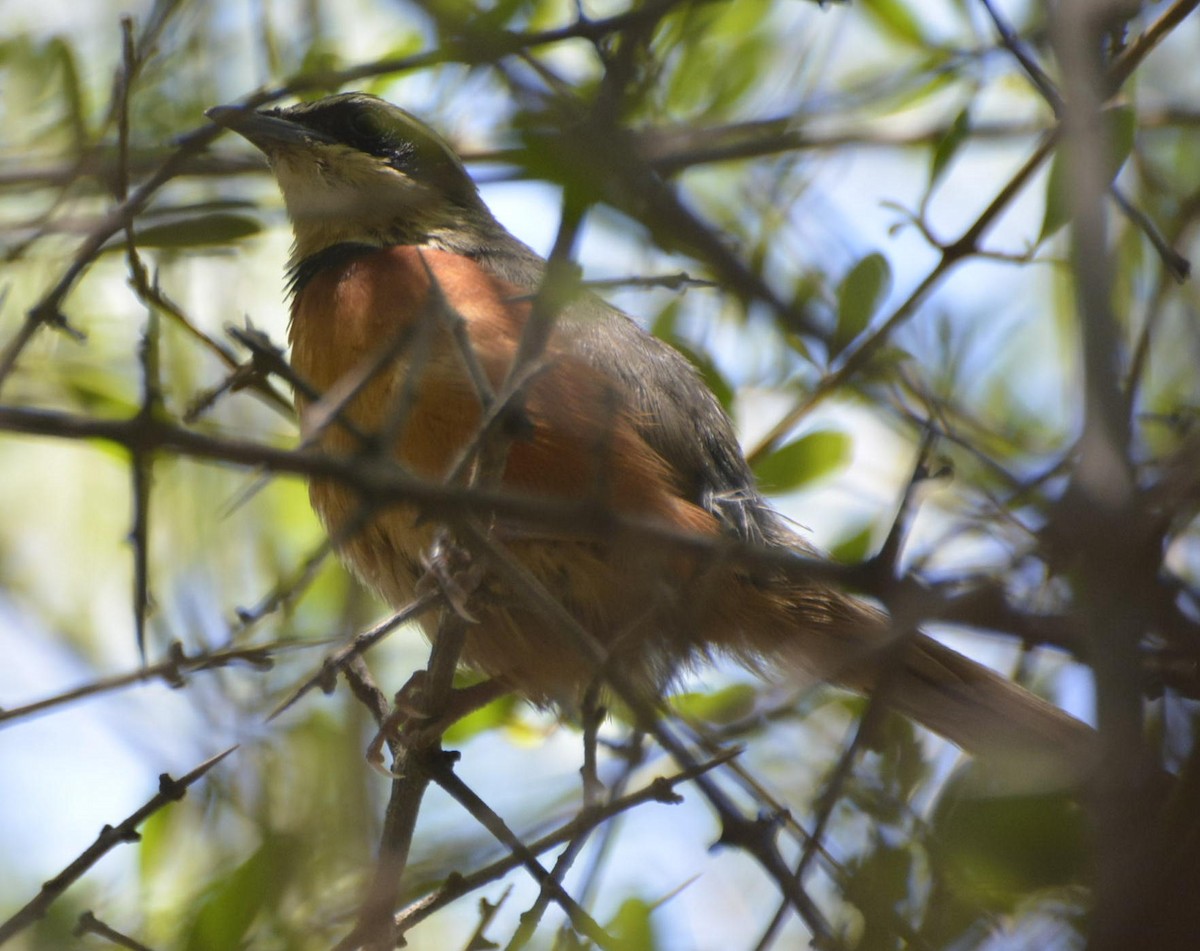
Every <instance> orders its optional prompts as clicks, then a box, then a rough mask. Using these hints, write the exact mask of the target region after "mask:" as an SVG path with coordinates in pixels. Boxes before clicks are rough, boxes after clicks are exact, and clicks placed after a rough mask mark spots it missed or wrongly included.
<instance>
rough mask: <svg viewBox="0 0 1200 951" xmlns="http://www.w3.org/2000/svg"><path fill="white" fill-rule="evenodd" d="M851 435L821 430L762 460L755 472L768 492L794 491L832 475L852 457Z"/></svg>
mask: <svg viewBox="0 0 1200 951" xmlns="http://www.w3.org/2000/svg"><path fill="white" fill-rule="evenodd" d="M850 449H851V442H850V437H849V436H848V435H847V434H846V433H843V432H840V431H839V430H834V429H819V430H817V431H816V432H811V433H806V434H805V435H803V436H801V437H800V438H799V439H797V440H796V441H795V442H790V443H787V444H786V445H784V446H780V447H779V448H778V449H776V450H775V451H774V452H773V453H771V454H770V455H768V456H765V457H764V458H762V459H761V460H759V462H758V464H757V465H756V466H755V467H754V474H755V476H757V477H758V481H759V484H760V485H762V487H763V489H764V491H767V492H791V491H794V490H796V489H799V488H802V487H804V486H807V485H811V484H812V483H813V482H816V481H817V480H818V479H822V478H825V477H826V476H828V475H831V474H832V473H833V472H835V471H836V470H838V469H840V468H841V467H842V466H844V465H845V464H846V463H847V461H849V459H850Z"/></svg>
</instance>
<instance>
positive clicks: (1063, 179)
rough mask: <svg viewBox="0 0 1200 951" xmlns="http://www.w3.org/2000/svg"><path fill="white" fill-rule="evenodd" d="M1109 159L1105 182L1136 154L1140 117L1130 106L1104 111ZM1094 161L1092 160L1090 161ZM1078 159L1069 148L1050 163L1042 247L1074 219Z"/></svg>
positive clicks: (1058, 152) (1043, 219)
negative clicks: (1073, 191) (1073, 189)
mask: <svg viewBox="0 0 1200 951" xmlns="http://www.w3.org/2000/svg"><path fill="white" fill-rule="evenodd" d="M1104 123H1105V133H1106V136H1105V138H1106V140H1107V142H1108V159H1107V163H1106V165H1105V170H1104V172H1105V180H1106V181H1112V180H1113V179H1114V178H1116V177H1117V172H1119V171H1120V170H1121V166H1122V165H1124V164H1125V160H1126V159H1127V158H1129V153H1130V152H1132V151H1133V143H1134V139H1135V138H1136V133H1137V116H1135V115H1134V112H1133V110H1132V109H1131V108H1130V107H1129V106H1115V107H1114V108H1112V109H1106V110H1105V111H1104ZM1089 160H1090V159H1089ZM1073 172H1074V158H1073V156H1071V155H1070V154H1069V150H1068V149H1067V148H1065V147H1064V148H1060V149H1059V150H1058V151H1057V152H1055V153H1054V160H1053V161H1052V162H1051V163H1050V175H1049V177H1048V178H1047V179H1046V210H1045V212H1044V213H1043V216H1042V230H1041V232H1040V233H1039V234H1038V244H1041V243H1042V242H1043V241H1045V240H1046V239H1047V238H1049V237H1050V236H1051V235H1053V234H1054V233H1055V232H1056V231H1058V229H1059V228H1061V227H1062V226H1063V225H1065V224H1066V223H1067V222H1068V221H1069V220H1070V218H1071V190H1070V188H1071V176H1072V174H1073Z"/></svg>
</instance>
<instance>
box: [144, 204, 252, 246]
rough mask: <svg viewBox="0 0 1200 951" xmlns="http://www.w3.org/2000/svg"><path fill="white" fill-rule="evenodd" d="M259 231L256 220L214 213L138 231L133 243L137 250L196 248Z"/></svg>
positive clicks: (244, 236) (246, 236)
mask: <svg viewBox="0 0 1200 951" xmlns="http://www.w3.org/2000/svg"><path fill="white" fill-rule="evenodd" d="M261 230H262V225H261V224H260V223H259V221H258V219H256V218H251V217H250V216H248V215H233V214H228V213H223V212H218V213H216V214H211V215H201V216H200V217H198V218H186V219H184V220H182V221H172V222H169V223H166V224H161V225H151V226H150V227H149V228H142V229H140V230H139V231H138V232H137V243H138V247H141V248H198V247H203V246H205V245H213V244H232V243H233V242H234V241H238V240H240V239H241V238H248V237H249V236H250V235H254V234H258V233H259V232H260V231H261Z"/></svg>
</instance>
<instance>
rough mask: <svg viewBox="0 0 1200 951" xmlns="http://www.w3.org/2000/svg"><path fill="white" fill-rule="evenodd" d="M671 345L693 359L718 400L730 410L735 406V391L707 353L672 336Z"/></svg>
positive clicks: (692, 361) (726, 409)
mask: <svg viewBox="0 0 1200 951" xmlns="http://www.w3.org/2000/svg"><path fill="white" fill-rule="evenodd" d="M668 342H669V343H670V344H671V346H673V347H674V348H675V349H676V350H678V351H679V352H680V353H682V354H683V355H684V356H685V357H687V358H688V360H689V361H691V363H692V365H693V366H694V367H695V368H696V369H697V370H699V371H700V376H701V377H702V378H703V380H704V382H705V383H706V384H707V385H708V388H709V389H710V390H712V391H713V395H714V396H716V398H717V402H719V403H720V404H721V406H722V407H723V408H724V409H725V411H726V412H729V411H730V409H731V408H732V406H733V397H734V391H733V387H732V386H731V385H730V383H729V381H728V380H727V379H725V375H724V374H723V373H722V372H721V371H720V369H718V367H717V364H716V363H715V362H714V361H713V358H712V357H710V356H709V355H708V354H707V353H701V352H700V351H698V350H694V349H693V348H692V347H690V346H688V345H687V344H686V343H684V342H683V341H682V340H679V339H677V338H672V339H671V340H669V341H668Z"/></svg>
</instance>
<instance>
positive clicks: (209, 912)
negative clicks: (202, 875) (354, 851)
mask: <svg viewBox="0 0 1200 951" xmlns="http://www.w3.org/2000/svg"><path fill="white" fill-rule="evenodd" d="M294 852H295V849H294V848H293V843H292V842H291V841H290V840H288V839H285V838H282V837H278V836H275V837H271V838H269V839H268V840H267V841H265V842H264V843H263V844H262V845H261V846H259V848H258V850H257V851H256V852H255V853H254V854H253V855H251V856H250V857H249V858H248V859H246V861H245V862H243V863H242V864H241V865H239V866H238V867H237V868H235V869H234V870H233V871H232V872H230V873H228V874H227V875H225V876H224V878H219V879H217V880H216V881H215V882H214V884H213V886H212V887H211V888H210V889H209V891H208V893H207V895H205V897H204V898H203V899H202V900H201V902H200V905H199V907H198V908H197V910H196V916H195V918H194V919H193V921H192V926H191V928H190V929H189V933H188V941H187V945H186V947H187V949H188V951H209V949H212V948H230V949H232V948H237V947H240V946H242V944H243V940H244V939H245V937H246V935H247V933H248V932H249V930H250V927H251V925H253V924H254V920H255V918H257V917H258V915H259V912H260V911H261V910H262V909H263V908H268V907H274V906H275V904H276V902H277V900H278V898H279V896H280V895H281V894H282V893H283V891H284V888H285V887H286V885H287V882H288V880H289V878H290V876H289V874H288V869H289V867H290V866H291V859H292V858H293V857H294V856H293V854H292V853H294Z"/></svg>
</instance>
